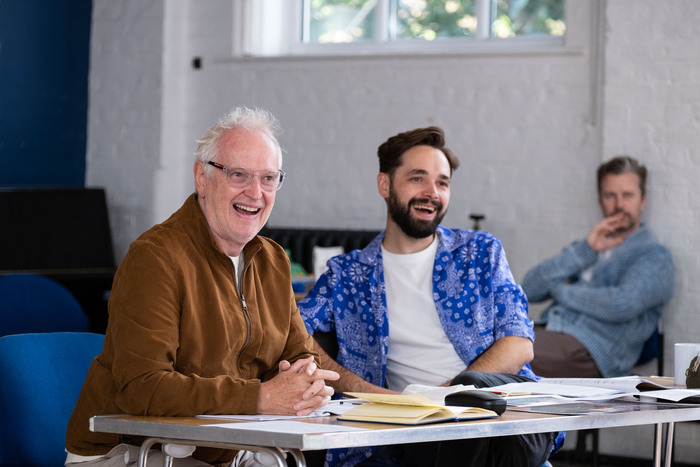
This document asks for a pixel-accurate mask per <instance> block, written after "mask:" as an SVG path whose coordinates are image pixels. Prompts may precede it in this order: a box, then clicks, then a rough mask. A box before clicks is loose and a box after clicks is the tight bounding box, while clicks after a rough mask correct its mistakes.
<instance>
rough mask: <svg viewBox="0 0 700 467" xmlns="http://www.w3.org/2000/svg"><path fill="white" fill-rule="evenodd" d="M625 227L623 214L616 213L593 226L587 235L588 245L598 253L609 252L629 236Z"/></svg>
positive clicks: (625, 220) (625, 218) (626, 223)
mask: <svg viewBox="0 0 700 467" xmlns="http://www.w3.org/2000/svg"><path fill="white" fill-rule="evenodd" d="M627 227H628V222H627V217H626V216H625V213H623V212H618V213H617V214H613V215H612V216H608V217H606V218H605V219H603V220H602V221H600V222H599V223H598V224H596V225H594V226H593V229H591V231H590V233H589V234H588V238H587V240H588V244H589V245H590V246H591V248H593V250H594V251H597V252H598V253H600V252H602V251H605V250H609V249H610V248H613V247H615V246H617V245H619V244H620V243H622V242H623V240H624V239H625V238H626V237H627V235H628V234H629V230H628V229H627Z"/></svg>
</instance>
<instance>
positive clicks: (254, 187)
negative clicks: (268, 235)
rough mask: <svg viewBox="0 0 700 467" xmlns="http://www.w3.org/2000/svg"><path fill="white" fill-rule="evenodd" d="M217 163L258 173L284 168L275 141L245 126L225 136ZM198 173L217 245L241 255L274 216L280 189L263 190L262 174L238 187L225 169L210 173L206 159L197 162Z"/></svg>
mask: <svg viewBox="0 0 700 467" xmlns="http://www.w3.org/2000/svg"><path fill="white" fill-rule="evenodd" d="M216 162H218V163H219V164H222V165H225V166H228V167H242V168H246V169H248V170H249V171H250V172H254V173H261V172H266V171H277V170H279V169H280V160H279V153H278V151H277V148H276V146H275V144H274V142H273V141H272V140H271V139H270V138H269V137H268V136H267V135H265V134H264V133H262V132H261V131H258V130H246V129H243V128H236V129H233V130H229V131H228V132H227V133H226V134H224V135H223V136H222V137H221V139H220V141H219V145H218V156H217V158H216ZM212 169H213V168H212ZM194 175H195V186H196V189H197V194H198V197H199V205H200V207H201V208H202V212H203V213H204V217H205V218H206V219H207V223H208V224H209V229H210V230H211V233H212V235H213V236H214V240H215V241H216V244H217V245H218V246H219V248H221V249H222V250H223V251H224V253H226V254H227V255H229V256H239V255H240V253H241V251H242V250H243V247H244V246H245V245H246V244H247V243H248V242H249V241H250V240H251V239H252V238H253V237H255V235H257V233H258V232H259V231H260V229H262V228H263V226H264V225H265V222H267V219H268V218H269V217H270V213H271V211H272V207H273V206H274V204H275V196H276V194H277V192H276V191H271V192H267V191H263V190H262V189H261V187H260V179H259V178H258V177H253V178H252V180H251V181H250V184H248V186H246V187H244V188H234V187H232V186H231V185H229V183H228V179H227V177H226V173H224V172H223V171H221V170H218V169H213V173H211V175H207V172H206V171H205V167H204V165H203V164H202V162H195V165H194Z"/></svg>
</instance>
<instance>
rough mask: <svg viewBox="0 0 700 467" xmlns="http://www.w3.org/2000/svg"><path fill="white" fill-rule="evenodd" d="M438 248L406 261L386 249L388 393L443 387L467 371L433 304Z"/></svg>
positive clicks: (384, 262) (433, 245)
mask: <svg viewBox="0 0 700 467" xmlns="http://www.w3.org/2000/svg"><path fill="white" fill-rule="evenodd" d="M437 246H438V241H437V237H436V239H435V241H433V243H431V244H430V246H429V247H428V248H426V249H425V250H423V251H419V252H417V253H411V254H405V255H401V254H394V253H390V252H388V251H387V250H386V249H385V248H384V246H382V258H383V264H384V282H385V284H386V304H387V319H388V320H389V352H388V356H387V370H386V373H387V384H388V386H389V389H392V390H395V391H403V390H404V388H405V387H406V386H407V385H408V384H411V383H419V384H425V385H430V386H439V385H440V384H442V383H444V382H445V381H448V380H450V379H452V378H454V377H455V376H456V375H457V374H458V373H460V372H461V371H462V370H464V369H465V368H466V365H465V364H464V362H462V360H461V359H460V358H459V355H457V352H456V351H455V349H454V347H453V346H452V343H451V342H450V340H449V339H448V338H447V335H446V334H445V330H444V329H443V327H442V324H441V323H440V318H439V317H438V315H437V310H436V308H435V302H434V300H433V265H434V263H435V254H436V252H437Z"/></svg>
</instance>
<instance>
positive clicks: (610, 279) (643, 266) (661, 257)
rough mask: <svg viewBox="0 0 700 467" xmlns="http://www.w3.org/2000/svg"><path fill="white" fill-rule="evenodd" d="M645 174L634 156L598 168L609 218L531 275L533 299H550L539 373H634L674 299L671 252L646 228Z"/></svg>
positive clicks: (527, 280)
mask: <svg viewBox="0 0 700 467" xmlns="http://www.w3.org/2000/svg"><path fill="white" fill-rule="evenodd" d="M646 175H647V170H646V167H644V166H643V165H641V164H639V162H638V161H637V160H635V159H633V158H631V157H629V156H618V157H615V158H613V159H611V160H610V161H608V162H606V163H604V164H602V165H601V166H600V167H598V201H599V203H600V207H601V210H602V212H603V217H604V219H603V220H602V221H601V222H600V223H598V224H597V225H595V226H594V227H593V229H591V231H590V233H589V234H588V237H587V238H585V239H583V240H579V241H576V242H574V243H572V244H571V245H569V246H567V247H566V248H564V249H563V250H562V251H561V252H560V253H559V254H557V255H556V256H554V257H553V258H550V259H548V260H546V261H544V262H542V263H541V264H539V265H537V266H535V267H534V268H533V269H531V270H530V271H528V273H527V274H526V275H525V277H524V279H523V281H522V288H523V290H524V291H525V294H526V295H527V298H528V300H529V301H530V302H533V303H536V302H542V301H545V300H549V299H552V304H551V305H550V306H549V307H548V308H547V309H546V310H545V311H544V312H543V313H542V316H541V318H540V322H539V323H536V324H537V325H536V326H535V345H534V353H535V358H534V359H533V360H532V361H531V362H530V365H531V366H532V369H533V371H534V372H535V374H537V375H539V376H545V377H588V378H596V377H598V378H599V377H601V376H602V377H606V378H608V377H614V376H623V375H628V374H629V372H630V370H631V369H632V367H633V366H634V365H635V363H636V362H637V360H638V359H639V356H640V354H641V352H642V347H643V345H644V342H645V341H646V340H647V339H648V338H649V337H650V336H651V335H652V334H653V332H654V329H655V328H656V326H657V325H658V322H659V318H660V317H661V313H662V311H663V307H664V305H665V304H666V302H668V301H669V300H670V299H671V296H672V295H673V276H674V268H673V260H672V258H671V254H670V253H669V251H668V250H667V249H666V248H665V247H664V246H662V245H661V244H659V243H658V242H657V241H656V240H655V239H654V237H653V236H652V234H651V232H649V230H647V229H646V227H645V226H644V225H642V224H641V223H640V218H641V214H642V212H643V211H644V207H645V205H646V200H647V198H646Z"/></svg>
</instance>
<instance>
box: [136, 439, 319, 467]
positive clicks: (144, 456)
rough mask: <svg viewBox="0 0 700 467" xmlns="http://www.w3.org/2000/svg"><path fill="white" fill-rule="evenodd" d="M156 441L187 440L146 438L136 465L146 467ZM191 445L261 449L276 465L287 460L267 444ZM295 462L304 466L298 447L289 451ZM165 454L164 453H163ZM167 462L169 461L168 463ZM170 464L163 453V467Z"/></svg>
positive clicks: (208, 443)
mask: <svg viewBox="0 0 700 467" xmlns="http://www.w3.org/2000/svg"><path fill="white" fill-rule="evenodd" d="M156 443H161V444H165V443H175V444H179V445H185V446H187V443H188V442H187V441H183V440H177V439H164V438H146V439H145V440H144V442H143V444H141V449H140V450H139V460H138V467H146V463H147V462H148V451H149V450H150V449H151V447H152V446H153V445H154V444H156ZM192 445H193V446H194V445H196V446H201V447H210V448H221V449H235V450H238V451H261V452H266V453H268V454H270V455H271V456H272V457H273V458H274V459H275V461H276V462H277V465H278V467H286V466H287V461H286V460H285V457H284V452H283V451H281V450H280V449H278V448H273V447H267V446H249V445H245V444H233V443H215V442H201V441H198V442H193V443H192ZM289 452H290V453H291V454H292V456H293V457H294V459H295V460H296V462H297V465H298V466H299V467H306V460H305V459H304V455H303V454H302V452H301V451H300V450H298V449H291V450H290V451H289ZM164 454H165V453H164ZM168 462H169V463H168ZM171 465H172V456H168V455H167V454H165V460H164V467H170V466H171Z"/></svg>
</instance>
